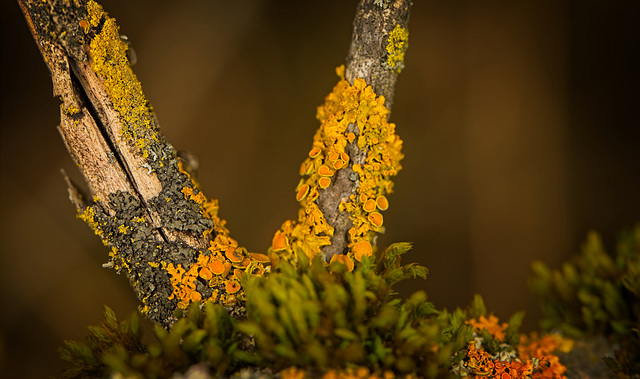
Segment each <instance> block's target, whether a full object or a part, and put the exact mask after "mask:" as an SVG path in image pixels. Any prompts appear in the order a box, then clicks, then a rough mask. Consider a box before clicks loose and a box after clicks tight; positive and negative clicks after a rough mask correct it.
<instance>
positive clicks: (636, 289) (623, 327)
mask: <svg viewBox="0 0 640 379" xmlns="http://www.w3.org/2000/svg"><path fill="white" fill-rule="evenodd" d="M533 271H534V276H533V278H532V280H531V288H532V290H533V292H534V293H536V294H538V295H540V296H541V297H542V309H543V315H544V317H543V319H542V321H541V326H542V328H543V329H546V330H551V329H558V330H560V331H562V332H563V333H564V334H565V335H567V336H570V337H574V338H579V337H586V338H590V337H595V336H598V335H604V336H605V337H606V338H607V339H609V341H610V342H612V343H616V344H619V345H620V347H621V349H620V350H619V351H618V352H616V358H615V359H614V358H607V359H606V363H607V364H608V365H609V366H610V367H611V368H613V369H614V370H615V371H617V372H620V373H624V374H626V375H632V374H633V375H639V374H640V364H638V363H633V362H640V338H639V337H638V330H640V225H637V226H636V227H635V229H633V230H629V231H626V232H624V233H622V234H621V236H620V238H619V240H618V244H617V254H616V255H615V256H612V255H610V254H608V253H607V251H606V250H605V248H604V246H603V244H602V241H601V238H600V236H599V235H598V234H597V233H595V232H591V233H589V235H588V237H587V241H586V243H585V244H584V245H583V248H582V251H581V253H580V254H579V255H578V256H576V257H574V258H573V259H572V260H571V261H569V262H566V263H564V264H563V265H562V268H561V269H555V270H552V269H550V268H549V267H548V266H547V265H545V264H544V263H542V262H534V263H533Z"/></svg>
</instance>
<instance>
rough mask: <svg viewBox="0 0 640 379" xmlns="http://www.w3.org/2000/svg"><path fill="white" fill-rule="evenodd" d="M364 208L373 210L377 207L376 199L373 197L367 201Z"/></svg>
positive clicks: (368, 210)
mask: <svg viewBox="0 0 640 379" xmlns="http://www.w3.org/2000/svg"><path fill="white" fill-rule="evenodd" d="M362 209H364V210H365V211H367V212H373V211H374V210H375V209H376V201H375V200H373V199H369V200H367V201H365V203H364V204H363V205H362Z"/></svg>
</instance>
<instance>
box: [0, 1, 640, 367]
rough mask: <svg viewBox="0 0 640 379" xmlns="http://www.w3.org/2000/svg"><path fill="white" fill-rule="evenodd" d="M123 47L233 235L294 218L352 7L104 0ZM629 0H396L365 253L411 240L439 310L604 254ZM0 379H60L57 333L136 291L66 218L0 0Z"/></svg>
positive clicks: (35, 99) (21, 47)
mask: <svg viewBox="0 0 640 379" xmlns="http://www.w3.org/2000/svg"><path fill="white" fill-rule="evenodd" d="M102 3H103V4H104V6H105V9H106V10H107V11H108V12H109V13H110V14H111V15H112V16H114V17H115V18H116V19H117V20H118V23H119V24H120V25H121V33H123V34H127V35H128V36H129V38H130V40H131V41H132V44H133V47H134V48H135V51H136V53H137V56H138V63H137V65H136V66H135V67H134V69H135V71H136V73H137V74H138V76H139V79H140V80H141V82H142V84H143V87H144V89H145V92H146V94H147V97H148V98H149V99H150V100H151V102H152V103H153V105H154V106H155V109H156V111H157V115H158V117H159V119H160V124H161V126H162V130H163V132H164V133H165V134H166V136H167V138H168V140H169V141H170V142H171V143H172V144H173V145H174V146H175V147H176V148H177V149H183V150H188V151H190V152H192V153H194V154H196V155H197V156H198V158H199V159H200V172H199V178H200V181H201V183H202V185H203V188H204V189H205V193H206V194H207V195H209V196H212V197H217V198H219V199H220V203H221V215H222V217H223V218H225V219H227V220H228V226H229V227H230V229H231V231H232V234H233V236H234V237H235V238H237V239H238V240H239V241H240V243H242V244H244V245H245V246H247V247H248V248H249V249H250V250H253V251H262V252H263V251H265V250H266V248H267V247H268V246H269V244H270V241H271V238H272V236H273V233H274V232H275V230H277V229H278V227H279V226H280V224H281V223H282V222H283V221H284V220H287V219H290V218H295V217H296V214H297V204H296V202H295V200H294V188H295V186H296V184H297V182H298V174H297V173H298V168H299V165H300V163H301V161H302V160H303V158H304V156H305V154H306V153H307V151H308V150H309V148H310V145H311V139H312V136H313V134H314V132H315V130H316V128H317V126H318V123H317V122H316V121H315V119H314V116H315V109H316V106H318V105H320V104H321V103H322V101H323V98H324V96H325V95H326V94H328V93H329V92H330V91H331V88H332V86H333V85H334V84H335V83H336V82H337V77H336V76H335V73H334V68H335V67H336V66H338V65H340V64H342V63H343V61H344V57H345V55H346V53H347V50H348V46H349V42H350V33H351V23H352V18H353V15H354V11H355V8H356V1H299V0H297V1H293V0H291V1H244V2H230V1H213V0H192V1H189V2H177V1H157V0H153V1H152V0H144V1H143V0H135V1H103V2H102ZM639 5H640V2H634V1H626V2H624V1H623V2H608V1H594V0H582V1H577V0H576V1H520V2H513V1H507V0H504V1H500V0H495V1H493V0H491V1H484V2H461V1H442V0H440V1H422V0H420V1H415V5H414V9H413V13H412V16H411V22H410V47H409V50H408V53H407V56H406V69H405V70H404V71H403V72H402V74H401V76H400V78H399V81H398V86H397V91H396V97H395V105H394V108H393V110H392V121H393V122H395V123H396V124H397V131H398V133H399V134H400V136H401V137H402V138H403V140H404V141H405V143H404V152H405V154H406V158H405V160H404V161H403V166H404V169H403V170H402V171H401V172H400V175H399V176H398V177H397V181H396V187H395V188H396V193H395V194H393V195H391V196H390V202H391V207H390V209H389V210H388V211H387V212H386V214H385V225H386V226H387V233H386V234H385V235H383V236H382V237H381V238H380V240H379V245H380V246H383V247H384V246H386V245H388V244H389V243H392V242H396V241H411V242H413V243H414V250H413V252H412V253H411V254H410V255H408V256H407V259H408V260H413V261H418V262H420V263H422V264H424V265H426V266H428V267H429V269H430V270H431V274H430V277H429V278H428V280H427V281H426V282H424V281H413V282H411V283H408V284H407V285H404V286H403V287H402V288H401V289H402V293H403V294H408V293H410V292H411V291H413V290H415V289H418V288H423V289H426V290H427V292H428V294H429V297H430V299H431V300H432V301H434V302H435V304H436V305H437V306H438V307H447V308H449V309H451V308H454V307H456V306H465V305H467V304H468V303H469V301H470V300H471V298H472V296H473V294H474V293H481V294H482V295H483V296H484V298H485V301H486V303H487V306H488V308H489V309H490V310H493V311H494V312H495V313H496V314H497V315H498V316H499V317H501V318H505V319H506V318H507V317H509V316H510V315H511V314H512V313H513V312H515V311H517V310H520V309H524V310H526V311H527V315H528V316H527V319H526V320H527V323H526V327H527V328H535V326H536V324H537V318H538V316H539V313H538V311H537V306H536V299H535V298H533V297H532V296H531V295H529V292H528V289H527V284H526V281H527V278H528V276H529V275H530V261H531V260H532V259H543V260H545V261H546V262H548V263H549V264H551V265H552V266H555V265H558V264H559V263H560V262H562V261H563V260H565V259H566V258H568V257H569V256H570V255H571V254H573V253H576V252H577V251H578V249H579V247H580V244H581V243H582V240H583V239H584V236H585V234H586V232H587V231H588V230H589V229H595V230H598V231H600V232H602V233H603V236H604V238H605V241H606V244H607V246H608V247H609V248H610V249H612V250H613V248H614V245H615V244H614V242H613V241H614V238H615V236H616V233H617V231H618V230H620V229H621V228H623V227H630V226H632V225H633V224H634V223H635V222H637V221H640V200H639V199H638V193H639V192H640V158H639V155H638V148H639V147H640V132H639V129H640V128H639V126H640V125H639V116H638V109H639V108H640V101H639V100H640V99H639V96H638V89H639V88H640V86H639V84H640V81H639V80H638V79H639V76H638V68H639V67H640V62H639V60H638V58H637V56H638V54H637V53H638V52H639V47H640V44H639V33H638V27H637V26H636V25H637V20H638V19H639V18H640V17H639V16H640V12H639ZM0 6H1V7H2V8H1V11H2V20H1V22H2V51H1V52H2V67H1V69H0V74H1V77H2V102H1V106H2V109H1V117H0V120H1V126H2V129H1V130H2V135H1V143H2V145H1V146H2V147H1V153H2V155H1V157H2V161H1V163H2V170H1V176H0V178H1V190H2V192H1V197H0V201H1V216H2V219H1V229H0V230H1V233H2V234H1V236H0V246H1V270H2V271H1V296H2V297H1V305H0V306H1V311H0V317H1V320H2V324H1V326H0V361H2V363H1V364H2V365H3V367H2V368H0V373H1V374H0V376H1V377H3V378H4V377H6V378H37V377H43V376H46V375H55V376H58V375H59V374H60V373H61V371H60V370H61V367H62V362H60V361H59V360H58V358H57V354H56V348H57V346H59V345H60V343H61V342H62V340H64V339H73V338H76V339H78V338H82V337H84V336H85V335H86V326H87V325H90V324H97V323H99V322H100V321H101V320H102V311H103V305H104V304H107V305H109V306H111V307H112V308H114V310H115V311H116V313H117V314H118V315H119V316H121V317H125V316H126V315H128V314H130V313H131V312H132V311H134V310H135V308H136V306H137V304H138V301H137V300H136V299H135V297H134V296H133V292H132V291H131V290H130V289H129V286H128V283H127V281H126V279H125V278H124V277H122V276H118V275H116V274H115V273H114V272H113V271H112V270H106V269H102V268H101V263H103V262H106V260H107V248H105V247H104V246H102V244H101V242H100V241H99V240H98V238H97V237H95V236H94V235H93V234H92V232H91V231H90V229H89V228H88V227H87V226H86V225H84V224H83V223H82V222H81V221H80V220H78V219H76V218H75V211H74V208H73V206H72V205H71V203H70V202H69V201H68V199H67V193H66V187H65V183H64V181H63V179H62V176H61V174H60V169H61V168H64V169H65V170H66V171H67V172H68V173H69V174H70V175H71V176H72V177H74V178H76V180H79V174H78V172H77V170H76V168H75V166H74V164H73V162H72V161H71V160H70V158H69V156H68V155H67V154H66V151H65V148H64V145H63V143H62V140H61V139H60V137H59V135H58V133H57V131H56V129H55V126H56V124H57V123H58V113H59V104H60V102H59V101H58V100H57V99H55V98H53V97H52V86H51V82H50V78H49V73H48V71H47V70H46V68H45V65H44V63H43V61H42V58H41V57H40V54H39V52H38V49H37V47H36V45H35V43H34V41H33V40H32V38H31V36H30V34H29V32H28V29H27V26H26V23H25V22H24V20H23V19H22V16H21V14H20V11H19V8H18V6H17V2H16V1H8V0H5V1H2V2H1V5H0Z"/></svg>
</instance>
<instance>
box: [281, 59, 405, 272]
mask: <svg viewBox="0 0 640 379" xmlns="http://www.w3.org/2000/svg"><path fill="white" fill-rule="evenodd" d="M336 71H337V73H338V75H339V76H340V81H339V82H338V84H337V85H336V86H335V87H334V89H333V91H332V93H331V94H329V95H328V96H327V98H326V99H325V103H324V104H323V105H322V106H320V107H318V112H317V116H316V117H317V119H318V120H319V121H320V122H321V125H320V128H319V129H318V131H317V132H316V134H315V136H314V139H313V145H312V148H311V150H310V151H309V156H308V157H307V158H306V159H305V161H304V162H303V163H302V165H301V167H300V175H302V176H303V178H302V179H301V180H300V182H299V183H298V186H297V187H296V200H297V201H298V202H299V203H300V205H301V209H300V211H299V214H298V221H297V222H296V221H291V220H290V221H286V222H285V223H284V224H283V225H282V227H281V229H280V230H279V231H277V232H276V234H275V236H274V238H273V241H272V245H271V248H270V251H271V252H277V253H278V255H279V256H280V257H281V258H284V259H287V260H290V261H295V259H296V254H300V253H304V254H305V255H306V256H307V257H309V258H312V257H313V256H315V255H316V254H319V253H320V252H321V248H322V247H323V246H327V245H329V244H330V243H331V236H332V235H333V232H334V230H333V227H332V226H331V225H329V223H328V222H327V221H326V219H325V216H324V215H323V213H322V211H321V210H320V208H319V207H318V202H317V199H318V197H319V194H320V191H322V190H323V189H325V188H327V187H328V186H329V185H331V183H332V180H335V177H336V173H337V172H338V170H341V169H345V168H347V167H350V168H351V169H352V170H353V172H354V174H353V175H352V177H351V178H350V180H352V181H354V182H356V183H357V193H356V194H353V195H351V196H350V198H349V201H347V202H342V203H340V205H339V209H340V211H346V212H348V213H349V215H350V219H351V221H352V223H353V227H352V228H351V229H350V230H349V238H350V243H349V246H348V247H349V249H350V251H349V253H348V254H347V256H341V255H334V256H333V257H332V258H331V260H332V261H334V260H335V261H342V262H343V263H345V264H346V265H347V266H348V267H349V268H350V269H352V268H353V264H354V260H355V261H360V259H361V258H362V257H363V256H369V255H371V254H372V253H373V246H374V241H373V240H374V236H375V233H376V232H382V231H383V230H384V227H383V226H382V225H383V217H382V214H381V213H380V212H381V211H384V210H386V209H387V208H388V206H389V203H388V200H387V198H386V195H387V194H389V193H391V192H392V190H393V183H392V181H391V179H390V178H391V176H394V175H396V174H397V173H398V171H399V170H400V168H401V166H400V160H401V159H402V157H403V155H402V153H401V148H402V141H401V140H400V138H399V137H398V135H396V134H395V125H394V124H392V123H389V122H387V114H388V113H389V111H388V110H387V109H386V108H385V106H384V97H383V96H376V94H375V93H374V91H373V89H372V88H371V86H368V85H367V84H366V83H365V81H364V80H362V79H355V81H354V84H353V85H351V84H349V82H348V81H347V80H345V78H344V66H340V67H338V69H337V70H336ZM350 124H355V125H357V131H356V132H357V133H358V134H357V135H356V133H354V132H353V131H350V130H348V126H349V125H350ZM348 144H357V147H358V148H359V149H360V150H361V151H365V152H366V153H367V156H366V160H365V162H364V164H353V162H352V161H351V159H350V157H349V155H348V154H347V152H346V147H347V145H348Z"/></svg>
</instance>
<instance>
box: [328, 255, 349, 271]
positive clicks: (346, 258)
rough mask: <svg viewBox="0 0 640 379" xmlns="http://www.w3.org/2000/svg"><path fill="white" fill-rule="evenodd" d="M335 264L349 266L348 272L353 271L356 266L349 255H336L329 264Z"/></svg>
mask: <svg viewBox="0 0 640 379" xmlns="http://www.w3.org/2000/svg"><path fill="white" fill-rule="evenodd" d="M334 262H338V263H342V264H343V265H345V266H347V270H349V271H353V267H354V264H353V261H352V260H351V258H349V256H348V255H343V254H336V255H334V256H333V257H331V261H330V262H329V263H334Z"/></svg>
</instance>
